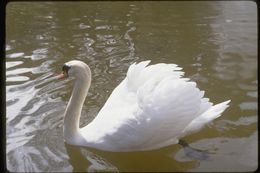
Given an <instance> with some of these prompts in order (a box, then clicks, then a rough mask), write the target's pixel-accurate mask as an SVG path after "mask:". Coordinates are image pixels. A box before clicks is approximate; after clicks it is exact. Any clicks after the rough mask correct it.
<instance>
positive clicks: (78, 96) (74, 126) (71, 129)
mask: <svg viewBox="0 0 260 173" xmlns="http://www.w3.org/2000/svg"><path fill="white" fill-rule="evenodd" d="M90 81H91V76H90V74H87V75H84V74H83V75H82V76H81V77H79V78H76V79H75V83H74V87H73V90H72V94H71V97H70V100H69V103H68V106H67V108H66V111H65V118H64V127H63V128H64V129H63V130H64V137H65V139H66V141H67V142H68V143H81V142H82V141H81V140H83V139H81V138H82V137H81V135H80V133H79V121H80V115H81V110H82V107H83V104H84V101H85V98H86V96H87V93H88V90H89V87H90Z"/></svg>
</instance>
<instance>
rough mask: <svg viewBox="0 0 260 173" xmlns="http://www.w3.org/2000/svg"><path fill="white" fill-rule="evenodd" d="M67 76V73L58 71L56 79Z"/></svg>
mask: <svg viewBox="0 0 260 173" xmlns="http://www.w3.org/2000/svg"><path fill="white" fill-rule="evenodd" d="M67 77H68V75H67V74H66V73H65V72H62V73H60V74H59V75H58V76H57V78H58V79H65V78H67Z"/></svg>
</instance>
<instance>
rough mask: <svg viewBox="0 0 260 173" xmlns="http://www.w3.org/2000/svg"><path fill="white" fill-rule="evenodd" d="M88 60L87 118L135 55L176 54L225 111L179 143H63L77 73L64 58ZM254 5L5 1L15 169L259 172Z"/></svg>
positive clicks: (172, 58)
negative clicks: (197, 155)
mask: <svg viewBox="0 0 260 173" xmlns="http://www.w3.org/2000/svg"><path fill="white" fill-rule="evenodd" d="M72 59H78V60H82V61H84V62H86V63H87V64H89V66H90V68H91V70H92V75H93V80H92V85H91V88H90V91H89V94H88V96H87V100H86V101H85V104H84V107H83V111H82V117H81V124H80V125H81V126H84V125H86V124H87V123H88V122H90V121H91V120H92V119H93V118H94V117H95V115H96V114H97V113H98V111H99V110H100V108H101V107H102V105H103V104H104V103H105V101H106V99H107V98H108V96H109V94H110V93H111V91H112V90H113V88H114V87H115V86H117V85H118V84H119V83H120V81H121V80H122V79H123V78H124V77H125V74H126V72H127V69H128V67H129V65H130V64H132V63H133V62H139V61H142V60H147V59H150V60H152V64H154V63H159V62H164V63H175V64H178V65H179V66H181V67H183V70H184V71H185V76H186V77H189V78H191V79H192V80H193V81H196V82H197V84H198V86H199V88H201V89H202V90H205V91H206V94H205V95H206V97H209V98H210V99H211V101H212V102H213V103H219V102H222V101H225V100H228V99H231V100H232V102H231V104H230V105H231V106H230V108H228V109H227V110H226V111H225V112H224V114H223V115H222V116H221V117H220V118H218V119H216V120H214V122H212V123H210V124H209V125H208V126H207V127H205V128H204V129H202V130H201V131H199V132H197V133H195V134H192V135H190V136H187V137H185V140H186V141H187V142H188V143H189V144H190V145H191V146H193V147H195V148H199V149H202V150H208V151H210V152H211V154H210V158H209V159H206V160H200V159H194V158H190V157H188V156H187V154H185V151H184V149H183V148H182V147H181V146H179V145H172V146H169V147H166V148H162V149H159V150H154V151H147V152H128V153H113V152H103V151H98V150H94V149H89V148H81V147H75V146H69V145H67V144H65V143H64V140H63V132H62V124H63V112H64V110H65V108H66V104H67V102H68V100H69V97H70V92H71V89H72V83H71V81H68V80H65V81H54V80H51V79H52V76H54V75H55V74H57V73H59V72H60V70H61V67H62V65H63V63H64V62H66V61H69V60H72ZM257 85H258V80H257V6H256V4H255V3H254V2H250V1H248V2H245V1H237V2H225V1H213V2H207V1H201V2H200V1H198V2H188V1H185V2H170V1H165V2H155V1H153V2H144V1H141V2H131V1H127V2H120V1H117V2H107V1H106V2H101V1H97V2H95V1H91V2H80V1H79V2H28V3H27V2H11V3H8V5H7V7H6V105H7V107H6V112H7V114H6V139H7V145H6V149H7V150H6V156H7V157H6V160H7V163H6V164H7V168H8V169H9V170H10V171H15V172H29V171H32V172H47V171H60V172H71V171H74V172H79V171H81V172H86V171H95V170H98V171H113V172H114V171H119V172H123V171H128V172H129V171H141V172H143V171H160V172H162V171H168V172H175V171H177V172H180V171H189V172H190V171H199V172H200V171H208V172H210V171H252V170H255V169H256V168H257V167H258V164H257V163H258V161H257V157H258V156H257V153H258V152H257V145H258V140H257V136H258V131H257V122H258V117H257V111H258V106H257V99H258V90H257Z"/></svg>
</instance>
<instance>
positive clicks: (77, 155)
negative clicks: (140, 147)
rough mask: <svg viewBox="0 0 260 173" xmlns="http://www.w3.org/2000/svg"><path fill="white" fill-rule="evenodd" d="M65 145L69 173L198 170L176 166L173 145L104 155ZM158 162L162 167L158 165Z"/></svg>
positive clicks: (191, 163) (194, 162)
mask: <svg viewBox="0 0 260 173" xmlns="http://www.w3.org/2000/svg"><path fill="white" fill-rule="evenodd" d="M64 144H65V148H66V150H67V153H68V155H69V157H70V158H69V162H70V164H71V165H72V167H73V169H72V171H73V172H83V171H84V172H86V171H87V172H125V171H126V172H136V171H138V172H140V171H141V172H143V171H145V172H147V171H148V172H149V171H153V172H154V171H156V172H158V171H159V172H161V171H168V172H169V171H173V167H175V165H176V168H175V169H174V170H178V171H187V170H189V169H191V168H195V167H196V166H198V164H199V161H197V160H189V161H186V162H183V161H182V162H179V161H177V160H174V159H172V155H175V154H176V152H177V151H178V150H179V149H180V146H178V145H175V146H171V147H166V148H164V149H160V150H154V151H143V152H142V151H141V152H140V151H139V152H108V151H100V150H96V149H92V148H87V147H78V146H72V145H69V144H66V143H64ZM158 160H160V161H161V163H164V164H158Z"/></svg>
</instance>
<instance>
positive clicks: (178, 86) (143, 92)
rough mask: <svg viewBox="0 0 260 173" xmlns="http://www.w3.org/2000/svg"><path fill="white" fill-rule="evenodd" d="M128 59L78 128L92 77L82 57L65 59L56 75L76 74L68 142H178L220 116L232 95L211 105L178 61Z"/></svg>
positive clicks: (105, 146)
mask: <svg viewBox="0 0 260 173" xmlns="http://www.w3.org/2000/svg"><path fill="white" fill-rule="evenodd" d="M149 63H150V61H143V62H140V63H138V64H136V63H134V64H132V65H131V66H130V67H129V69H128V72H127V75H126V78H125V79H124V80H123V81H122V82H121V83H120V84H119V85H118V86H117V87H116V88H115V89H114V91H113V92H112V94H111V95H110V97H109V98H108V100H107V102H106V103H105V105H104V106H103V108H102V109H101V110H100V112H99V113H98V115H97V116H96V118H95V119H94V120H93V121H92V122H91V123H89V124H88V125H87V126H85V127H83V128H79V120H80V115H81V109H82V106H83V103H84V100H85V97H86V95H87V93H88V90H89V87H90V83H91V71H90V68H89V67H88V65H87V64H85V63H84V62H81V61H78V60H73V61H69V62H67V63H65V64H64V66H63V73H62V74H61V75H59V76H58V77H59V78H64V77H72V78H74V87H73V91H72V95H71V97H70V100H69V103H68V105H67V108H66V111H65V118H64V128H63V131H64V138H65V141H66V142H67V143H69V144H71V145H79V146H88V147H92V148H96V149H100V150H106V151H140V150H152V149H158V148H162V147H165V146H168V145H171V144H176V143H178V141H179V139H180V138H181V137H183V136H185V135H187V134H190V133H192V132H195V131H198V130H199V129H201V128H202V127H203V126H204V125H205V124H206V123H208V122H210V121H212V120H213V119H215V118H217V117H219V116H220V114H221V113H222V112H223V111H224V110H225V109H226V108H227V107H228V106H229V105H228V103H229V102H230V100H228V101H225V102H222V103H220V104H217V105H215V106H213V104H212V103H211V102H209V99H208V98H203V96H204V91H200V90H199V89H198V88H197V87H196V83H195V82H191V81H189V79H188V78H182V75H183V74H184V72H182V71H180V70H181V68H180V67H178V66H177V65H176V64H164V63H160V64H154V65H149V66H147V65H148V64H149Z"/></svg>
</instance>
